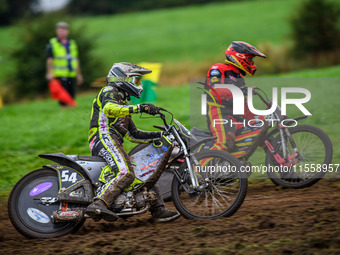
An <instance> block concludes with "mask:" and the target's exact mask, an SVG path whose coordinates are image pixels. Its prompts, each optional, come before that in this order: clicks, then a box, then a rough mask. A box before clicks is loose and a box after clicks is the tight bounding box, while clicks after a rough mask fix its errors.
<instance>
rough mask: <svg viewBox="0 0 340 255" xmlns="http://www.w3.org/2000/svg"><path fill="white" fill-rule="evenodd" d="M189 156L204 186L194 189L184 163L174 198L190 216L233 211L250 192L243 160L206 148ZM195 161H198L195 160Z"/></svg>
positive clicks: (212, 216) (211, 216)
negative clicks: (242, 163) (241, 169)
mask: <svg viewBox="0 0 340 255" xmlns="http://www.w3.org/2000/svg"><path fill="white" fill-rule="evenodd" d="M195 157H196V159H197V161H196V160H194V159H193V158H192V157H191V159H190V161H191V166H192V167H193V169H194V170H195V172H196V176H197V181H198V183H199V185H200V186H201V188H200V189H199V190H194V189H193V188H192V185H191V179H190V176H189V173H188V170H187V164H186V163H183V164H182V166H181V167H180V168H179V171H178V175H179V176H175V177H174V179H173V182H172V199H173V202H174V205H175V206H176V209H177V210H178V211H179V212H180V213H181V214H182V215H183V216H184V217H185V218H188V219H195V218H202V219H217V218H221V217H229V216H231V215H233V214H234V213H235V212H236V211H237V210H238V209H239V208H240V206H241V205H242V203H243V201H244V198H245V196H246V193H247V187H248V180H247V175H246V174H245V173H243V172H241V171H240V168H241V163H240V161H239V160H238V159H236V158H235V157H234V156H232V155H231V154H229V153H226V152H222V151H215V150H211V151H204V152H201V153H198V154H195ZM194 162H196V163H194Z"/></svg>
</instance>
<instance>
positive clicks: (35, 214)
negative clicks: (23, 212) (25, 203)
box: [27, 207, 50, 224]
mask: <svg viewBox="0 0 340 255" xmlns="http://www.w3.org/2000/svg"><path fill="white" fill-rule="evenodd" d="M27 214H28V216H30V217H31V218H32V219H33V220H35V221H37V222H39V223H44V224H46V223H49V222H50V218H49V217H48V216H47V215H46V214H45V213H43V212H42V211H40V210H38V209H37V208H31V207H30V208H28V209H27Z"/></svg>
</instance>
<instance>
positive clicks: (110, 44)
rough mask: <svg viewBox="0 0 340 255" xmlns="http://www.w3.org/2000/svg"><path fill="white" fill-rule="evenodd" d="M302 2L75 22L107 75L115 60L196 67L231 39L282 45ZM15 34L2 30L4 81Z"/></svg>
mask: <svg viewBox="0 0 340 255" xmlns="http://www.w3.org/2000/svg"><path fill="white" fill-rule="evenodd" d="M300 1H301V0H298V1H297V0H272V1H264V0H258V1H244V2H243V1H242V2H237V1H235V2H231V3H212V4H204V5H198V6H190V7H184V8H173V9H165V10H154V11H147V12H139V13H130V14H121V15H112V16H98V17H81V18H74V21H73V22H72V24H74V26H77V25H82V24H84V25H86V26H87V30H88V35H89V37H90V38H91V37H94V38H96V39H97V47H96V50H95V52H94V54H95V55H96V56H98V57H99V58H100V59H101V60H102V62H103V64H104V66H105V71H104V73H106V70H107V68H109V67H110V66H111V65H112V63H113V62H115V61H118V62H121V61H131V62H136V63H137V62H140V61H152V62H161V63H169V62H170V63H174V64H176V63H180V62H183V61H188V62H189V63H191V64H194V63H195V62H197V61H199V62H200V61H204V60H206V59H214V58H216V57H217V56H222V54H223V51H224V49H225V48H226V47H227V46H228V45H229V43H230V42H231V41H233V40H243V41H247V42H251V43H252V44H255V45H259V44H260V43H264V42H272V43H274V44H282V42H283V41H285V40H287V39H288V36H289V33H290V27H289V23H288V20H289V17H290V16H291V14H292V13H293V11H294V9H295V7H296V6H297V5H298V3H299V2H300ZM51 29H53V28H51ZM17 31H18V30H17V28H16V27H11V28H0V38H1V40H0V56H1V61H0V81H1V80H3V78H4V76H5V75H6V74H8V73H9V72H11V70H12V60H11V59H10V57H9V52H10V50H11V49H13V47H15V46H16V45H17V44H18V43H20V38H18V35H17ZM44 50H45V49H42V54H44V53H45V52H44ZM186 68H188V67H185V66H184V67H183V69H186Z"/></svg>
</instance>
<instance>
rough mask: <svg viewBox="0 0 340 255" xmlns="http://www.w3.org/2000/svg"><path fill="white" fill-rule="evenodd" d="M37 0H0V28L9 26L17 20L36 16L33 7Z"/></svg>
mask: <svg viewBox="0 0 340 255" xmlns="http://www.w3.org/2000/svg"><path fill="white" fill-rule="evenodd" d="M37 2H38V0H0V26H5V25H9V24H11V23H12V22H13V21H15V20H16V19H18V18H22V17H24V16H33V15H35V14H37V12H35V11H34V8H33V6H34V5H36V4H37Z"/></svg>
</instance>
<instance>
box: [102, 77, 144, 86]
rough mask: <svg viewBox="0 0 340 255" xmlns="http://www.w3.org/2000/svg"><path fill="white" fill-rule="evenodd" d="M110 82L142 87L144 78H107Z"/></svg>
mask: <svg viewBox="0 0 340 255" xmlns="http://www.w3.org/2000/svg"><path fill="white" fill-rule="evenodd" d="M107 81H108V82H130V83H133V84H134V85H136V86H139V85H142V76H140V75H134V76H131V77H107Z"/></svg>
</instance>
